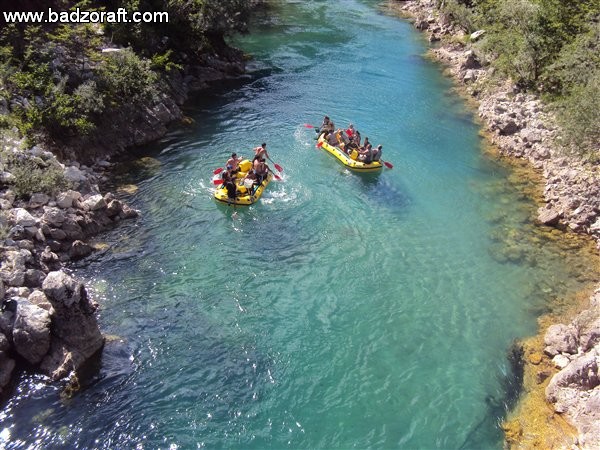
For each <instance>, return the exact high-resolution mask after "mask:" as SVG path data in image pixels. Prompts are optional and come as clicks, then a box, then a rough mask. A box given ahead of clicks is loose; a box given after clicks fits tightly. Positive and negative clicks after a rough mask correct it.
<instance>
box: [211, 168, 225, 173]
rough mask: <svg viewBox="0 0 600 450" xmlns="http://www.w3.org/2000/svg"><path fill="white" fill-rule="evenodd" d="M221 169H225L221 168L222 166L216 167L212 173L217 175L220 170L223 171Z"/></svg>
mask: <svg viewBox="0 0 600 450" xmlns="http://www.w3.org/2000/svg"><path fill="white" fill-rule="evenodd" d="M223 170H225V169H223V168H222V167H219V168H218V169H215V170H214V171H213V174H215V175H219V174H220V173H221V172H223Z"/></svg>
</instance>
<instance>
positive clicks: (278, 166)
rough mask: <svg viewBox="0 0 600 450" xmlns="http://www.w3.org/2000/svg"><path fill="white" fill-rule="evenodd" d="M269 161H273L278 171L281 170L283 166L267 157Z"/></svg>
mask: <svg viewBox="0 0 600 450" xmlns="http://www.w3.org/2000/svg"><path fill="white" fill-rule="evenodd" d="M269 161H271V162H272V163H273V165H274V166H275V168H276V169H277V170H278V171H279V172H283V167H281V166H280V165H279V164H276V163H275V162H274V161H273V160H272V159H271V158H269Z"/></svg>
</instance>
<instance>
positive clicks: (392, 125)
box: [0, 0, 578, 449]
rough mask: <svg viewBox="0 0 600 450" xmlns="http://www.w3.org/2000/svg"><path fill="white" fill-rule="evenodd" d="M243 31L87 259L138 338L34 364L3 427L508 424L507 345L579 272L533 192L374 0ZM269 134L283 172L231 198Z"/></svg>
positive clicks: (487, 431) (13, 435)
mask: <svg viewBox="0 0 600 450" xmlns="http://www.w3.org/2000/svg"><path fill="white" fill-rule="evenodd" d="M235 44H236V45H237V46H239V47H241V48H243V49H244V50H245V51H246V52H248V53H251V54H253V55H254V60H253V61H252V62H251V63H250V66H249V69H250V72H251V77H250V78H248V80H246V82H238V83H234V84H232V86H231V87H230V88H231V89H230V90H227V89H226V90H224V91H223V92H220V91H219V90H218V89H217V90H215V91H214V92H210V93H205V94H203V95H200V96H198V97H197V98H196V99H194V100H192V101H190V103H189V105H188V108H189V110H188V114H189V115H190V116H191V117H192V118H193V119H194V121H195V123H194V125H192V126H190V127H187V128H177V129H174V130H173V131H172V132H171V133H170V134H169V135H168V136H166V137H165V138H164V139H163V140H162V141H161V142H160V143H158V144H156V145H153V146H149V147H147V148H145V149H142V150H141V153H142V154H146V155H149V156H151V157H153V158H154V160H153V164H150V165H148V166H145V167H144V168H142V166H140V165H134V166H128V167H129V168H128V169H127V173H128V175H127V176H123V177H122V180H123V181H124V182H128V183H135V184H137V185H138V187H139V190H138V191H137V192H136V193H135V194H134V195H132V196H131V197H128V198H127V201H128V202H130V203H131V204H132V205H133V206H134V207H136V208H138V209H140V210H141V211H142V214H143V216H142V218H141V219H139V220H137V221H134V222H127V223H125V224H124V225H123V226H121V227H119V228H118V229H117V230H115V231H114V232H111V233H109V234H108V235H107V236H105V237H104V239H105V240H106V241H107V242H108V243H109V244H110V245H111V248H110V250H108V251H107V252H104V253H100V254H97V255H95V256H94V257H92V259H91V260H90V261H88V262H87V263H88V264H85V265H82V266H80V267H79V268H78V269H77V270H76V273H77V274H78V276H81V277H84V278H86V279H87V280H88V283H89V285H90V286H91V287H92V289H93V291H94V293H95V295H96V297H97V298H98V299H99V300H100V302H101V304H102V311H101V316H100V321H101V325H102V328H103V330H104V331H105V332H106V333H108V334H112V335H117V336H119V337H120V338H121V339H122V341H117V342H111V343H109V344H108V345H107V347H106V349H105V352H104V355H103V358H102V366H101V369H100V371H99V373H98V374H97V375H96V376H94V377H93V378H92V380H91V381H90V383H89V385H88V386H87V388H86V389H84V390H82V391H81V392H80V393H79V394H77V395H76V396H74V397H73V398H71V399H68V400H64V399H61V398H60V396H59V393H60V387H49V386H46V385H45V382H44V379H43V378H41V377H23V378H22V380H21V382H20V383H19V386H18V388H17V396H16V397H15V398H14V399H12V400H11V401H9V403H8V404H7V405H6V406H5V408H4V409H3V411H2V412H1V414H0V420H1V424H2V425H1V426H0V430H1V431H0V444H2V445H4V446H6V447H8V448H36V447H38V448H75V447H76V448H147V449H153V448H197V447H208V448H244V449H248V448H309V449H310V448H407V449H413V448H414V449H429V448H448V449H458V448H491V449H494V448H496V449H499V448H501V447H502V435H501V432H500V431H499V428H498V426H497V424H498V422H499V421H500V420H502V417H503V414H504V406H503V405H504V402H505V401H506V400H507V395H508V396H510V393H511V392H510V389H509V388H508V385H509V381H508V380H510V377H511V369H510V365H509V363H508V360H507V357H506V355H507V351H508V349H509V348H510V345H511V343H512V342H513V340H514V339H515V338H518V337H522V336H527V335H529V334H532V333H534V332H535V330H536V321H535V318H536V315H537V314H539V312H540V311H541V309H543V307H544V306H543V302H542V298H543V296H541V295H540V294H547V293H548V292H558V291H561V290H562V291H565V290H567V289H575V288H577V287H578V286H577V284H576V281H575V280H574V279H572V278H569V276H568V274H565V275H561V273H562V271H561V270H560V268H561V267H562V266H563V264H564V254H563V253H561V251H560V249H559V248H557V247H556V246H555V245H554V244H552V242H550V241H548V242H546V241H544V240H543V239H541V238H539V237H532V238H531V239H529V238H527V236H529V235H531V233H533V232H532V229H531V228H530V227H529V226H528V223H529V222H530V216H531V214H532V212H533V211H534V206H533V205H532V203H531V202H530V201H529V200H527V199H526V198H524V196H523V195H522V193H521V192H520V191H519V190H518V189H517V188H516V187H514V186H513V185H511V184H509V183H508V182H507V181H506V177H507V174H508V172H507V171H506V170H505V169H503V168H502V167H501V166H500V165H498V164H497V163H495V162H493V161H491V160H489V159H487V158H486V157H484V156H483V155H482V152H481V150H480V144H481V143H480V140H479V138H478V136H477V131H478V129H477V126H476V125H475V124H474V123H473V122H472V116H471V113H470V112H469V111H468V110H467V109H466V108H465V106H464V105H463V103H462V101H461V100H460V99H459V98H457V97H456V96H455V95H454V94H452V93H451V92H450V87H451V86H450V83H449V82H448V81H447V80H445V79H444V78H443V77H442V76H441V75H440V70H439V67H437V66H435V65H434V64H432V63H430V62H428V61H426V60H424V59H423V58H422V57H421V55H422V54H423V52H424V51H425V49H426V46H425V43H424V42H423V40H422V37H421V36H419V35H418V34H416V33H415V31H414V30H413V29H412V26H411V25H410V24H408V23H405V22H402V21H400V20H398V19H395V18H392V17H388V16H385V15H383V14H381V13H380V12H378V9H377V2H371V1H354V0H344V1H340V2H324V1H319V2H317V1H313V2H294V1H286V2H281V3H280V4H279V6H278V7H277V8H276V10H275V11H272V12H271V13H270V16H269V17H259V18H258V19H257V22H256V23H255V24H254V25H253V27H252V33H251V34H250V35H248V36H244V37H241V38H238V39H237V40H236V41H235ZM324 114H329V115H330V116H331V117H332V119H333V120H334V121H335V122H336V124H337V125H339V126H343V127H345V126H347V125H348V123H349V122H353V123H354V124H355V125H356V127H357V128H358V129H359V130H360V131H361V133H362V135H363V137H364V136H369V138H370V140H371V142H373V143H374V144H378V143H382V144H383V145H384V159H385V160H387V161H389V162H391V163H392V164H393V165H394V169H392V170H385V171H384V172H383V173H381V174H379V175H375V176H368V177H364V176H360V175H357V174H353V173H349V172H347V171H345V170H344V169H343V168H342V167H341V166H340V165H338V164H337V163H336V162H335V160H334V159H333V158H331V157H330V156H328V155H326V154H325V153H324V152H321V151H319V150H317V149H315V148H314V144H315V142H314V140H313V137H314V132H313V131H312V130H311V129H307V128H305V127H304V126H303V124H305V123H312V124H318V123H319V122H320V121H321V119H322V117H323V115H324ZM262 141H266V142H268V149H269V152H270V154H271V157H272V158H273V159H274V161H275V162H277V163H278V164H280V165H281V166H283V168H284V173H283V176H284V181H283V182H280V183H273V184H271V185H270V186H269V187H268V190H267V192H266V193H265V196H264V197H263V199H262V200H261V202H260V203H259V204H257V205H255V206H252V207H250V208H247V209H239V208H238V209H237V210H236V211H235V214H234V211H233V210H232V209H229V208H227V207H224V206H221V205H217V204H216V203H215V202H214V201H213V199H212V197H211V195H212V183H211V176H212V170H213V169H215V168H216V167H219V166H221V165H222V164H223V163H224V161H225V160H226V157H227V155H228V154H229V153H231V151H232V150H237V152H238V153H239V154H246V155H249V154H250V152H249V150H250V149H251V148H252V147H254V146H256V145H259V144H260V143H261V142H262ZM132 167H133V169H132ZM528 233H529V234H528ZM557 274H558V275H557ZM542 287H543V289H542Z"/></svg>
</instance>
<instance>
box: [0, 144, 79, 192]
mask: <svg viewBox="0 0 600 450" xmlns="http://www.w3.org/2000/svg"><path fill="white" fill-rule="evenodd" d="M8 170H9V171H10V173H12V175H13V176H14V179H13V180H12V181H11V182H10V185H11V188H12V189H13V191H14V192H15V194H16V195H17V196H18V197H21V198H27V197H29V196H30V195H31V194H33V193H35V192H43V193H45V194H48V195H53V194H56V193H57V192H60V191H61V190H64V189H66V188H68V182H67V180H66V179H65V177H64V172H63V170H62V168H61V167H60V166H59V165H58V164H57V163H54V162H45V161H42V160H40V159H39V158H30V157H27V156H25V155H24V154H19V155H18V156H14V155H13V156H12V157H11V158H10V159H9V161H8Z"/></svg>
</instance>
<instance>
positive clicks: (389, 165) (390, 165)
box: [383, 161, 394, 169]
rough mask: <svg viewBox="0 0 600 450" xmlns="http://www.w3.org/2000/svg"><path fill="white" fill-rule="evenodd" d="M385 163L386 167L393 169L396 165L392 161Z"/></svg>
mask: <svg viewBox="0 0 600 450" xmlns="http://www.w3.org/2000/svg"><path fill="white" fill-rule="evenodd" d="M383 164H385V167H387V168H388V169H393V168H394V166H393V165H392V163H389V162H387V161H384V162H383Z"/></svg>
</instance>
